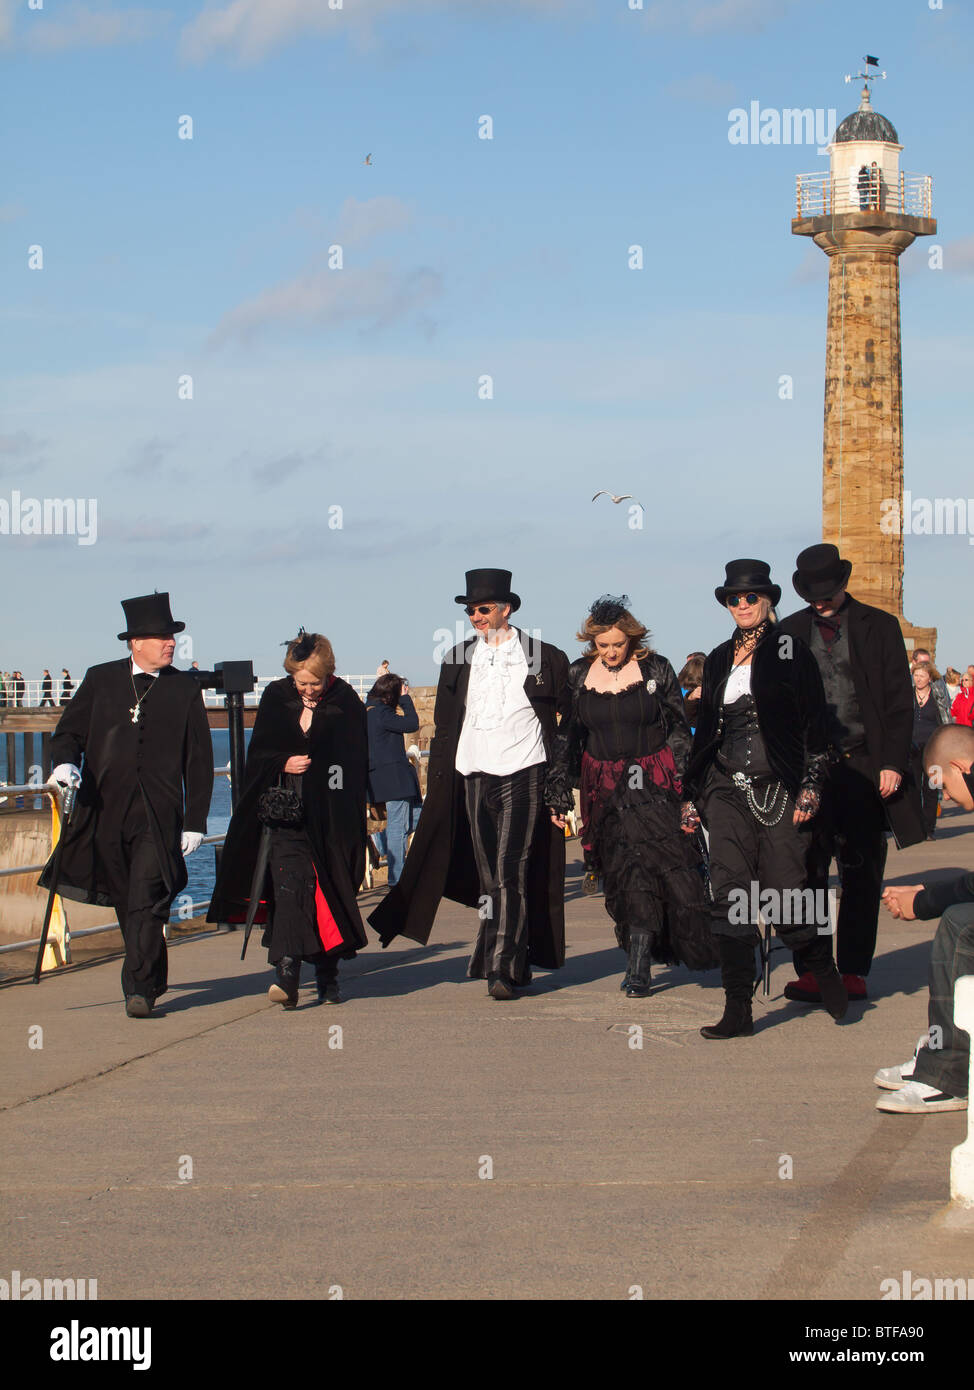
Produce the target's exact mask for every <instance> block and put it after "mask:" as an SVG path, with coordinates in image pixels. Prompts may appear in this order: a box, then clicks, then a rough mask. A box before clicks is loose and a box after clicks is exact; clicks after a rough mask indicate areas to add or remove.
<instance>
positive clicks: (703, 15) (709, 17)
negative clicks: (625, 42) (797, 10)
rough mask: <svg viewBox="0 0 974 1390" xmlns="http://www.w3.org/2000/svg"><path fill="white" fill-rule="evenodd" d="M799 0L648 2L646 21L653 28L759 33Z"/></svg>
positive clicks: (683, 0)
mask: <svg viewBox="0 0 974 1390" xmlns="http://www.w3.org/2000/svg"><path fill="white" fill-rule="evenodd" d="M794 3H795V0H680V3H679V4H673V3H672V0H659V3H657V4H651V5H649V6H647V8H646V10H645V15H646V22H647V23H648V24H649V26H650V28H652V29H684V30H687V29H688V30H689V31H690V32H691V33H694V34H714V33H721V32H726V31H727V30H743V31H745V32H749V33H755V32H757V31H759V30H761V29H766V28H767V27H768V25H769V24H771V23H773V22H774V21H775V20H780V19H783V18H784V17H785V15H786V14H787V13H788V11H789V10H791V9H792V8H794Z"/></svg>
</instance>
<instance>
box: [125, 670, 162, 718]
mask: <svg viewBox="0 0 974 1390" xmlns="http://www.w3.org/2000/svg"><path fill="white" fill-rule="evenodd" d="M142 674H143V675H144V674H145V672H142ZM129 676H130V678H131V681H132V694H133V695H134V696H135V704H134V705H133V706H132V708H131V709H130V710H129V714H130V715H131V716H132V723H133V724H138V722H139V715H140V714H141V713H142V701H143V700H145V699H146V698H147V697H148V695H149V691H151V690H154V689H155V681H153V683H152V685H150V686H149V689H148V690H147V691H146V692H145V693H144V694H143V695H140V694H139V692H138V691H137V690H136V688H135V676H134V674H133V673H132V672H131V671H129ZM156 680H158V676H157V677H156Z"/></svg>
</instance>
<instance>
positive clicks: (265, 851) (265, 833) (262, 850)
mask: <svg viewBox="0 0 974 1390" xmlns="http://www.w3.org/2000/svg"><path fill="white" fill-rule="evenodd" d="M270 857H271V827H270V826H269V825H264V826H262V827H261V832H260V844H259V845H258V846H257V863H256V864H255V865H254V876H253V878H252V879H251V881H250V902H249V903H248V904H247V925H246V928H245V930H244V939H243V950H242V951H241V952H240V959H241V960H243V958H244V956H245V955H246V954H247V942H248V941H249V940H250V933H251V931H252V930H253V926H254V918H255V917H256V916H257V909H258V907H259V906H260V898H261V891H262V889H263V887H264V877H265V875H266V873H267V864H268V861H269V860H270Z"/></svg>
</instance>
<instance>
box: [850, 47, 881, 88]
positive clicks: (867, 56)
mask: <svg viewBox="0 0 974 1390" xmlns="http://www.w3.org/2000/svg"><path fill="white" fill-rule="evenodd" d="M862 61H863V62H864V63H865V64H866V71H865V72H847V73H846V75H845V80H846V81H847V82H853V81H855V79H856V78H857V77H861V78H862V79H863V81H864V82H875V81H876V78H877V77H885V76H886V74H885V72H870V71H869V69H870V68H878V67H879V59H878V58H874V57H873V56H872V54H871V53H864V54H863V57H862Z"/></svg>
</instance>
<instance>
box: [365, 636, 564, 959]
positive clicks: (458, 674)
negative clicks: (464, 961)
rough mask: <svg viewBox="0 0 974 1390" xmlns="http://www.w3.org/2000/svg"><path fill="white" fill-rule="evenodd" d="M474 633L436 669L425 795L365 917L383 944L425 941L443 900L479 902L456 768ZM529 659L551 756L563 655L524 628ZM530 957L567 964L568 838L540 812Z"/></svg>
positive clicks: (533, 697)
mask: <svg viewBox="0 0 974 1390" xmlns="http://www.w3.org/2000/svg"><path fill="white" fill-rule="evenodd" d="M482 640H483V639H482V638H479V637H475V638H472V639H470V640H469V641H467V642H464V643H463V644H462V645H461V646H459V647H455V648H454V650H453V651H452V652H451V653H450V656H449V658H448V659H447V660H446V661H444V662H443V665H442V666H441V668H440V679H439V684H438V685H437V690H436V706H435V709H434V714H433V718H434V722H435V725H436V733H435V735H434V737H433V741H432V743H431V745H430V755H429V772H428V776H427V783H426V800H425V801H424V803H423V814H422V815H421V816H420V819H419V828H418V830H417V831H416V834H415V836H414V838H413V842H412V844H411V846H410V849H409V853H408V854H407V855H406V863H405V865H404V867H403V871H402V876H401V877H400V879H399V882H398V883H397V884H396V885H395V887H393V888H391V889H390V891H389V893H388V894H387V896H386V897H385V898H384V899H383V901H382V902H381V903H380V904H379V906H378V907H377V908H376V909H375V911H374V912H372V913H371V914H370V916H369V919H368V920H369V923H370V925H371V926H373V927H374V928H375V930H376V931H377V932H378V933H379V936H380V937H381V939H382V944H383V946H388V945H389V943H390V942H391V941H392V940H393V939H394V938H395V937H397V936H408V937H409V939H410V940H411V941H418V942H420V943H422V944H423V945H425V944H426V942H427V941H429V937H430V932H431V931H432V929H433V919H434V918H435V916H436V910H437V908H438V907H439V905H440V901H441V899H442V898H450V899H451V900H452V901H453V902H458V903H463V904H464V905H465V906H466V907H476V906H477V905H478V903H479V902H480V879H479V877H478V875H477V864H476V860H475V859H474V852H473V841H472V840H471V836H470V822H469V821H468V819H467V808H466V798H465V795H464V779H463V777H462V775H461V774H460V773H458V772H457V770H456V760H457V744H458V743H459V740H460V730H461V729H462V727H463V717H464V713H465V711H466V700H467V687H468V685H469V683H470V658H471V656H472V654H473V648H474V644H475V643H476V642H479V641H482ZM521 645H522V647H523V648H524V654H525V658H526V659H527V663H528V675H527V677H526V679H525V682H524V693H525V694H526V695H527V697H528V699H529V700H530V702H531V708H532V709H533V710H534V712H535V714H536V715H537V717H538V722H539V723H540V725H541V731H542V736H543V738H544V746H545V752H546V754H547V755H548V756H549V757H550V756H551V750H552V747H553V743H554V738H555V733H556V730H557V727H558V723H557V721H558V719H559V718H564V717H565V716H566V715H567V713H568V710H569V706H570V696H569V692H568V657H567V656H566V655H565V653H564V652H563V651H561V650H560V649H559V648H558V647H554V646H552V645H551V644H550V643H548V642H540V641H538V640H537V639H532V638H530V637H528V635H527V634H526V633H524V632H521ZM528 958H529V960H530V961H531V964H532V965H537V966H540V967H541V968H542V969H545V970H556V969H557V968H558V967H559V966H561V965H564V963H565V836H564V832H563V831H562V830H560V829H559V828H558V827H557V826H556V825H554V824H553V823H552V822H551V820H550V818H549V817H548V816H545V820H544V825H543V826H542V828H541V829H540V830H539V833H538V839H537V841H536V844H535V848H534V853H533V854H532V855H531V859H530V865H529V869H528Z"/></svg>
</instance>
